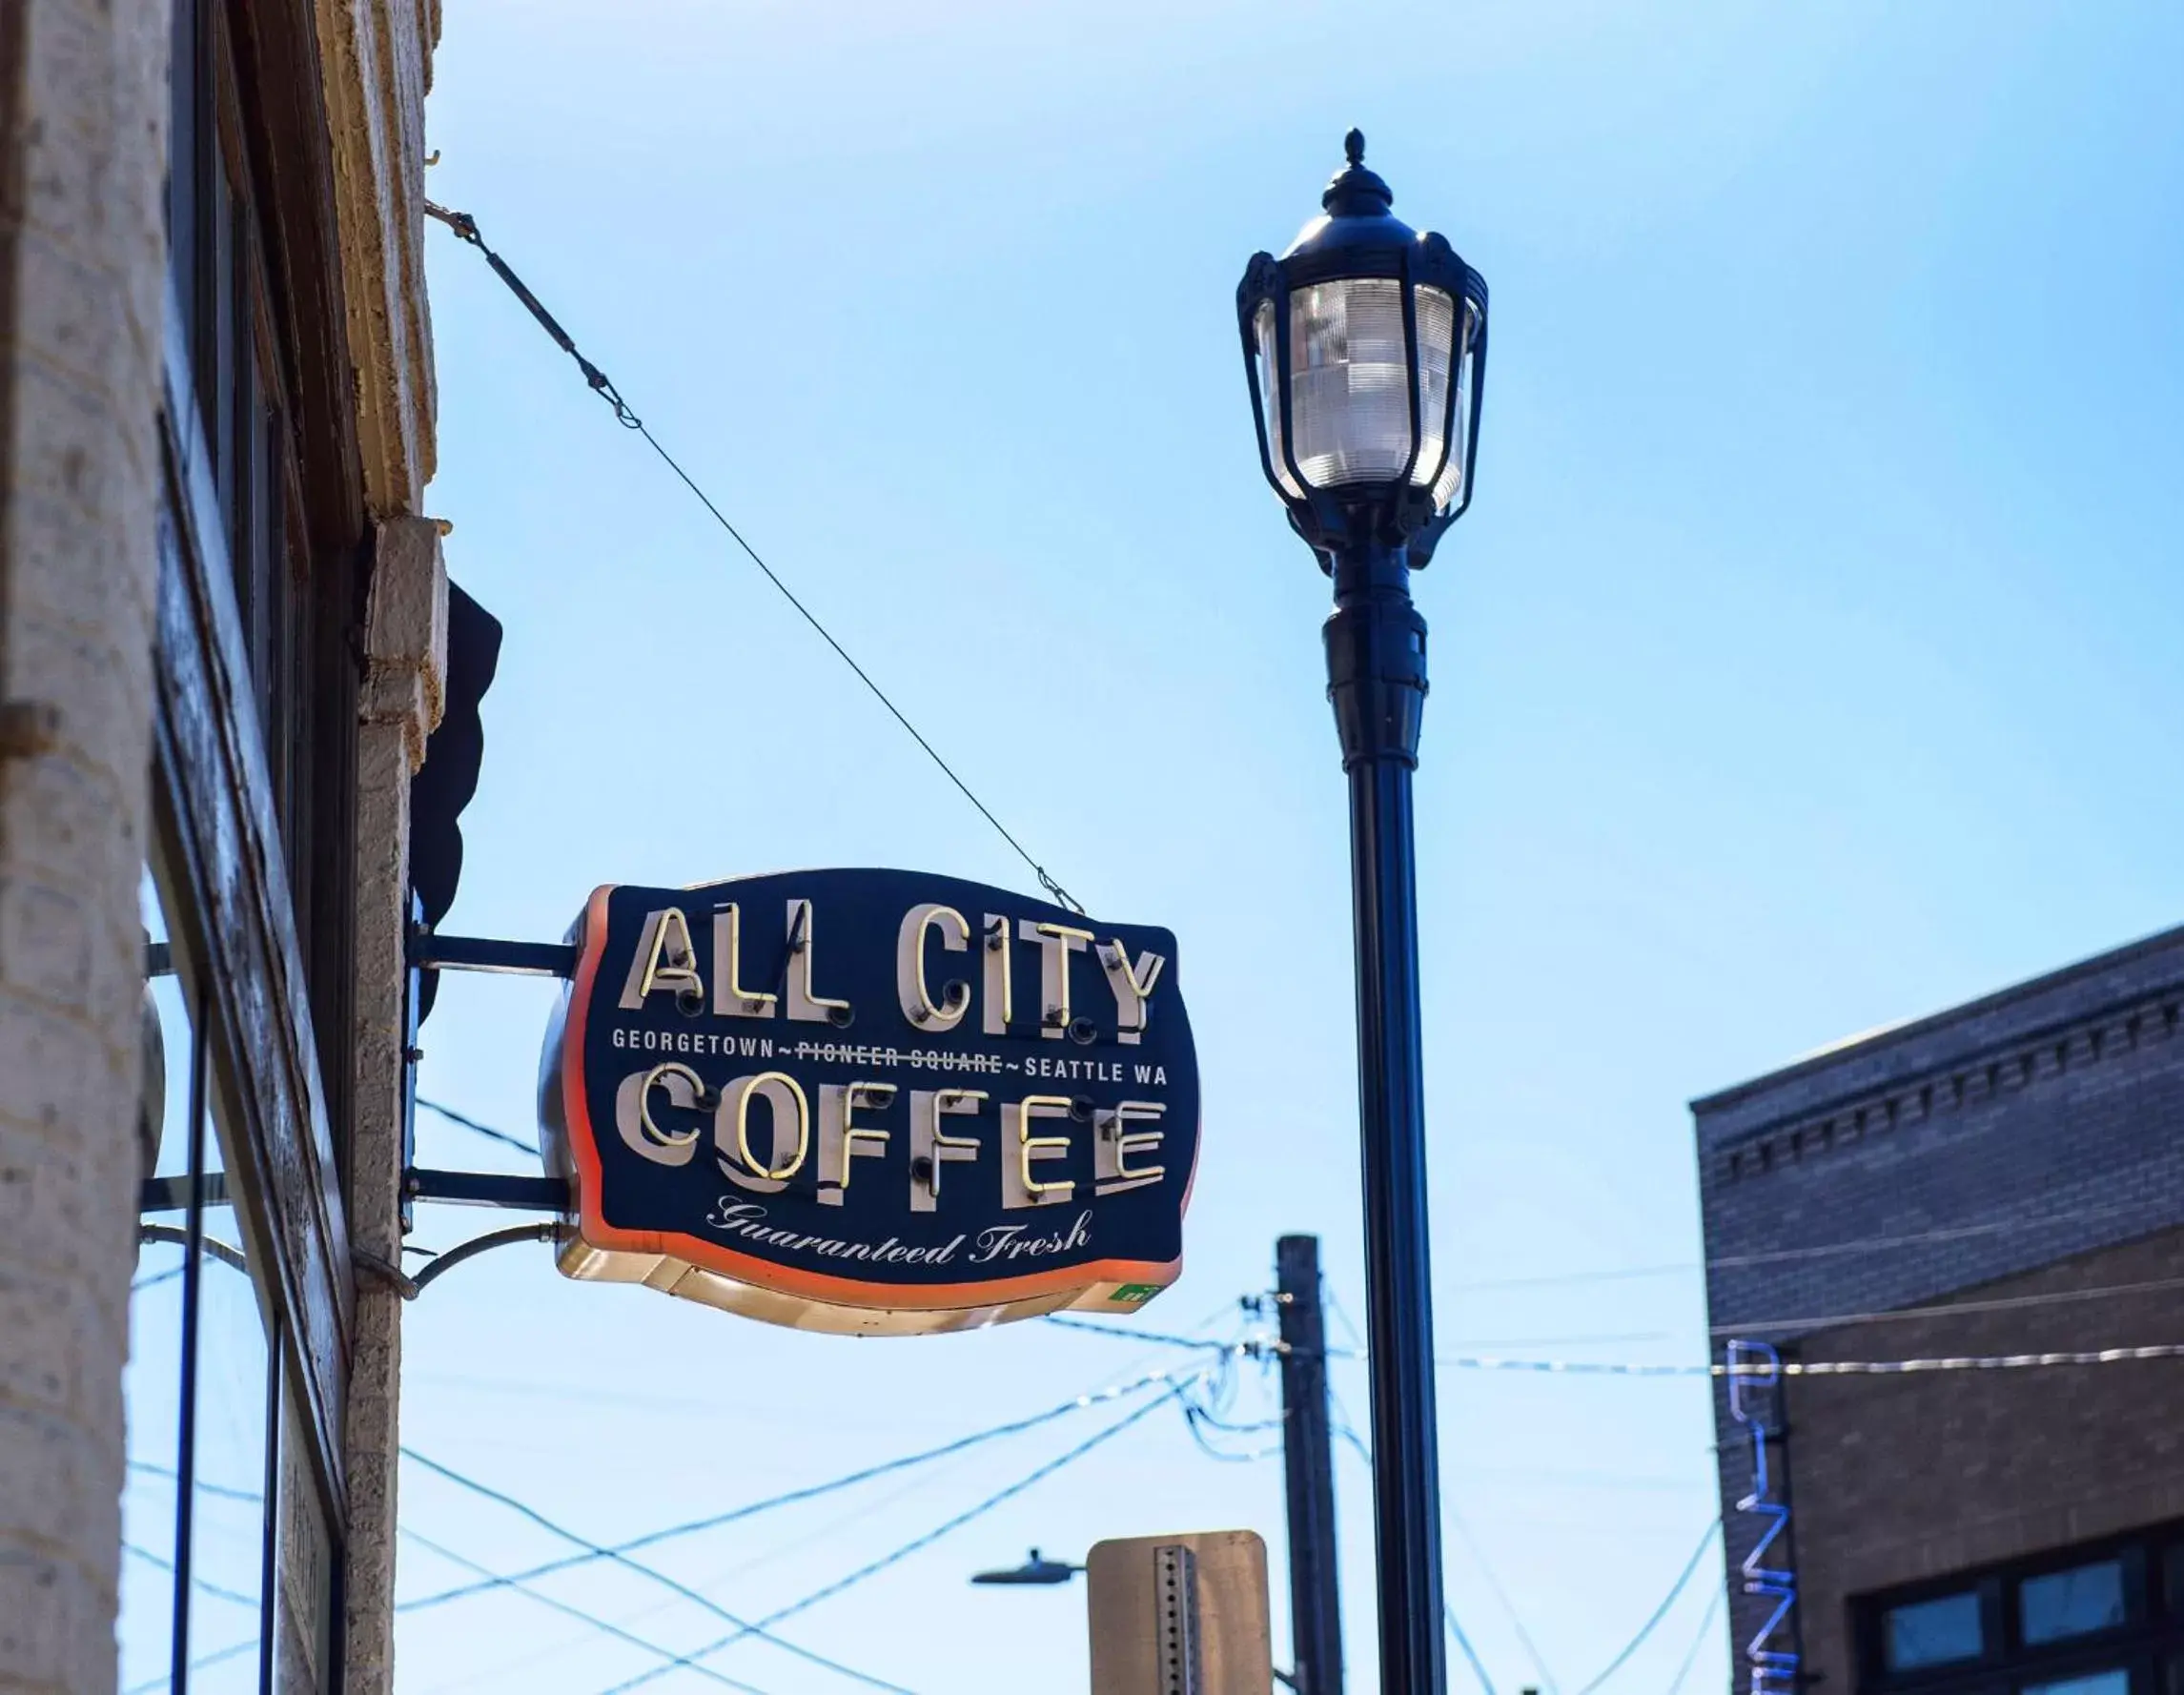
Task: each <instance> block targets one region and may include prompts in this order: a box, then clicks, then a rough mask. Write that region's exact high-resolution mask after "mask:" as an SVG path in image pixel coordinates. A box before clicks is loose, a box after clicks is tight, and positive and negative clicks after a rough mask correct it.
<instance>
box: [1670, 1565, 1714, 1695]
mask: <svg viewBox="0 0 2184 1695" xmlns="http://www.w3.org/2000/svg"><path fill="white" fill-rule="evenodd" d="M1727 1593H1728V1590H1727V1588H1726V1587H1723V1588H1720V1589H1716V1590H1715V1591H1714V1592H1713V1593H1712V1594H1711V1595H1709V1596H1708V1597H1707V1598H1706V1611H1705V1614H1704V1617H1703V1618H1701V1619H1700V1621H1699V1634H1698V1635H1697V1636H1695V1637H1693V1638H1692V1639H1691V1646H1690V1648H1689V1650H1688V1651H1687V1652H1686V1653H1685V1654H1684V1664H1681V1665H1679V1666H1678V1667H1677V1668H1676V1675H1675V1677H1674V1678H1673V1679H1671V1680H1670V1682H1669V1685H1668V1689H1667V1695H1676V1692H1677V1691H1678V1690H1679V1689H1681V1688H1683V1686H1684V1679H1685V1678H1687V1677H1689V1676H1690V1675H1691V1667H1692V1666H1693V1665H1694V1664H1697V1663H1698V1659H1699V1650H1700V1649H1701V1648H1703V1647H1704V1646H1705V1645H1706V1638H1707V1637H1708V1636H1709V1635H1711V1634H1712V1632H1713V1628H1714V1620H1715V1618H1716V1617H1717V1616H1719V1614H1720V1613H1721V1610H1722V1597H1723V1596H1724V1595H1725V1594H1727Z"/></svg>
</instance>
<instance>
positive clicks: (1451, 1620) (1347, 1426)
mask: <svg viewBox="0 0 2184 1695" xmlns="http://www.w3.org/2000/svg"><path fill="white" fill-rule="evenodd" d="M1331 1399H1333V1400H1334V1403H1335V1434H1336V1435H1337V1436H1338V1437H1340V1438H1342V1440H1344V1441H1346V1442H1348V1443H1349V1444H1350V1446H1351V1448H1352V1449H1353V1450H1354V1451H1355V1452H1356V1453H1357V1458H1358V1459H1359V1460H1363V1461H1364V1462H1365V1469H1366V1471H1368V1472H1370V1471H1371V1470H1372V1469H1373V1450H1372V1449H1371V1448H1369V1447H1367V1446H1366V1445H1365V1439H1364V1438H1363V1437H1361V1436H1359V1435H1358V1434H1357V1427H1356V1426H1355V1425H1353V1424H1352V1423H1351V1422H1350V1415H1349V1412H1348V1411H1347V1410H1346V1409H1345V1408H1344V1407H1343V1405H1342V1399H1341V1397H1339V1396H1334V1397H1332V1398H1331ZM1442 1505H1443V1506H1444V1507H1445V1506H1446V1505H1447V1502H1446V1501H1443V1502H1442ZM1464 1540H1465V1541H1466V1542H1470V1540H1471V1533H1470V1532H1469V1531H1468V1530H1466V1531H1465V1532H1464ZM1471 1551H1472V1555H1473V1557H1474V1558H1475V1559H1477V1560H1478V1561H1479V1568H1480V1571H1483V1572H1486V1581H1487V1583H1489V1584H1491V1585H1492V1586H1493V1589H1494V1592H1495V1593H1496V1594H1497V1595H1500V1597H1501V1608H1502V1610H1503V1611H1504V1612H1506V1613H1507V1614H1508V1615H1509V1622H1510V1624H1515V1625H1516V1626H1517V1635H1518V1637H1519V1639H1520V1640H1521V1642H1522V1643H1523V1644H1524V1651H1525V1652H1526V1653H1527V1654H1529V1655H1530V1656H1531V1657H1532V1664H1534V1665H1536V1666H1538V1667H1539V1671H1540V1675H1541V1677H1542V1678H1545V1679H1547V1681H1548V1683H1549V1685H1550V1686H1552V1684H1553V1679H1552V1678H1551V1677H1549V1674H1548V1671H1547V1667H1546V1664H1545V1663H1544V1662H1543V1661H1542V1660H1541V1658H1540V1650H1539V1649H1538V1648H1537V1647H1535V1646H1534V1645H1533V1644H1532V1639H1531V1637H1529V1636H1528V1635H1526V1634H1525V1631H1524V1626H1523V1625H1522V1624H1520V1623H1519V1622H1518V1619H1517V1611H1516V1609H1515V1608H1514V1607H1512V1606H1511V1605H1510V1604H1509V1597H1508V1596H1507V1595H1505V1594H1502V1590H1501V1585H1500V1583H1495V1582H1494V1574H1493V1573H1492V1572H1491V1571H1488V1570H1487V1565H1486V1559H1485V1556H1484V1555H1482V1554H1480V1551H1479V1544H1478V1543H1476V1542H1472V1544H1471ZM1440 1616H1441V1618H1442V1619H1443V1620H1445V1621H1446V1622H1447V1624H1448V1633H1449V1634H1450V1635H1451V1636H1453V1637H1455V1638H1456V1645H1457V1646H1458V1647H1459V1648H1461V1649H1462V1650H1463V1657H1464V1659H1466V1660H1467V1661H1469V1662H1470V1663H1471V1672H1472V1675H1473V1676H1474V1677H1476V1678H1478V1680H1479V1686H1480V1688H1481V1689H1483V1690H1484V1691H1485V1692H1486V1695H1495V1689H1494V1680H1493V1679H1492V1678H1490V1677H1488V1676H1487V1675H1486V1666H1485V1664H1484V1663H1483V1662H1481V1661H1480V1658H1479V1650H1478V1649H1477V1648H1475V1647H1473V1646H1472V1645H1471V1638H1470V1637H1468V1636H1466V1635H1465V1634H1464V1631H1463V1626H1462V1624H1459V1623H1458V1621H1457V1617H1456V1606H1455V1604H1454V1603H1452V1602H1451V1601H1450V1600H1449V1598H1448V1596H1447V1594H1446V1593H1445V1591H1444V1593H1443V1594H1442V1595H1441V1598H1440Z"/></svg>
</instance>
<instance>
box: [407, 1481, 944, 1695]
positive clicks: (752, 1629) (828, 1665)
mask: <svg viewBox="0 0 2184 1695" xmlns="http://www.w3.org/2000/svg"><path fill="white" fill-rule="evenodd" d="M401 1455H402V1458H403V1459H405V1460H411V1461H413V1462H414V1463H416V1464H418V1465H421V1466H423V1467H424V1468H425V1470H427V1471H429V1472H431V1473H433V1474H434V1475H435V1476H437V1477H441V1478H445V1479H446V1480H447V1481H449V1482H451V1483H453V1484H455V1485H456V1486H457V1487H458V1488H461V1489H467V1490H469V1491H470V1492H471V1493H472V1494H473V1495H477V1496H480V1497H482V1498H483V1499H485V1500H487V1501H492V1502H493V1503H494V1504H495V1505H497V1506H503V1507H506V1508H507V1509H508V1510H509V1511H510V1512H513V1513H517V1514H519V1515H520V1516H521V1517H523V1518H525V1519H528V1520H530V1521H531V1522H532V1523H534V1524H536V1525H538V1526H539V1528H540V1529H541V1530H543V1531H545V1532H546V1533H547V1534H549V1535H551V1536H558V1537H560V1538H561V1540H562V1541H563V1542H569V1543H572V1544H573V1545H575V1546H577V1547H580V1548H582V1549H584V1550H586V1551H587V1552H589V1553H592V1554H595V1555H597V1556H599V1557H600V1558H601V1559H604V1560H612V1561H613V1562H615V1564H617V1565H619V1566H621V1567H622V1568H623V1570H625V1571H629V1572H633V1573H635V1574H636V1575H637V1576H639V1577H642V1578H645V1579H648V1580H649V1581H650V1582H652V1583H658V1584H659V1585H660V1586H661V1587H663V1588H664V1589H669V1590H672V1591H673V1592H674V1593H675V1594H677V1595H679V1596H681V1597H682V1598H683V1599H684V1601H687V1602H690V1603H693V1604H694V1605H697V1606H701V1607H703V1608H704V1610H705V1611H707V1612H709V1613H711V1614H712V1615H713V1616H714V1617H715V1618H717V1619H720V1620H723V1621H725V1623H727V1624H733V1625H734V1626H735V1627H736V1628H737V1629H738V1630H739V1631H740V1632H741V1633H742V1634H744V1635H745V1636H756V1637H758V1638H759V1639H760V1640H761V1641H763V1642H765V1643H768V1644H771V1645H772V1646H774V1647H777V1648H780V1649H782V1650H783V1651H784V1652H786V1653H790V1654H794V1655H795V1656H796V1657H797V1658H798V1659H799V1660H803V1661H806V1662H808V1663H809V1664H813V1665H817V1666H820V1667H822V1668H824V1669H825V1670H827V1671H831V1672H834V1673H836V1674H837V1675H839V1676H842V1677H846V1678H848V1679H850V1680H852V1681H853V1682H856V1683H860V1684H864V1685H867V1687H869V1688H874V1689H882V1690H886V1691H888V1695H913V1692H912V1691H911V1690H908V1689H905V1688H904V1687H903V1686H902V1685H900V1684H890V1683H888V1681H887V1680H886V1679H885V1678H878V1677H873V1676H872V1675H871V1674H870V1673H868V1672H863V1671H859V1670H857V1669H856V1668H855V1667H854V1666H849V1665H845V1664H842V1663H841V1662H840V1661H839V1660H830V1659H828V1658H827V1656H826V1655H825V1654H822V1653H819V1652H818V1651H817V1650H816V1649H812V1648H807V1647H805V1646H804V1645H803V1644H800V1643H794V1642H790V1641H789V1640H788V1639H787V1638H786V1637H781V1636H776V1635H774V1634H773V1633H772V1632H771V1631H770V1630H768V1629H766V1627H765V1624H752V1623H751V1622H750V1621H749V1620H747V1619H744V1618H741V1617H739V1616H738V1615H736V1614H735V1613H732V1612H730V1611H729V1610H728V1609H727V1608H726V1607H725V1606H723V1605H721V1603H719V1602H717V1601H715V1600H713V1599H712V1598H711V1597H710V1596H708V1595H704V1594H702V1593H700V1592H699V1591H698V1590H696V1589H693V1588H691V1587H690V1586H689V1585H688V1584H687V1583H682V1582H680V1581H678V1580H677V1579H675V1578H672V1577H669V1576H668V1575H667V1574H666V1573H665V1572H663V1571H662V1570H660V1569H659V1568H658V1567H656V1566H651V1565H646V1564H645V1563H644V1562H643V1561H640V1560H632V1559H631V1558H630V1557H629V1556H628V1555H626V1554H623V1553H618V1552H615V1551H612V1550H610V1549H608V1548H607V1547H605V1546H604V1545H603V1544H602V1543H600V1542H593V1541H592V1540H591V1539H590V1538H589V1537H585V1536H579V1535H578V1534H577V1533H576V1532H575V1531H573V1530H571V1529H569V1528H568V1527H567V1526H565V1525H562V1524H559V1523H557V1522H555V1521H553V1520H552V1519H549V1518H547V1517H546V1515H545V1514H543V1513H541V1512H540V1511H539V1510H538V1508H536V1507H534V1506H531V1505H529V1504H527V1503H526V1502H524V1501H518V1500H517V1499H516V1498H515V1497H514V1496H513V1495H510V1494H507V1493H506V1492H505V1491H503V1490H500V1489H496V1488H494V1487H493V1486H492V1485H491V1484H489V1483H481V1482H480V1481H477V1480H476V1479H475V1478H468V1477H465V1476H463V1474H462V1473H460V1472H459V1471H457V1470H455V1469H454V1468H453V1467H452V1466H446V1465H442V1464H440V1462H439V1460H428V1459H426V1458H425V1457H424V1456H423V1455H422V1454H419V1453H418V1451H417V1450H416V1449H415V1448H411V1447H406V1446H405V1447H404V1448H403V1449H402V1450H401ZM511 1586H512V1587H519V1588H520V1587H522V1585H521V1584H520V1583H513V1582H512V1583H511ZM674 1664H681V1662H679V1661H677V1662H674ZM663 1669H665V1668H664V1667H663ZM692 1669H693V1670H703V1669H704V1668H703V1667H699V1666H693V1667H692Z"/></svg>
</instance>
